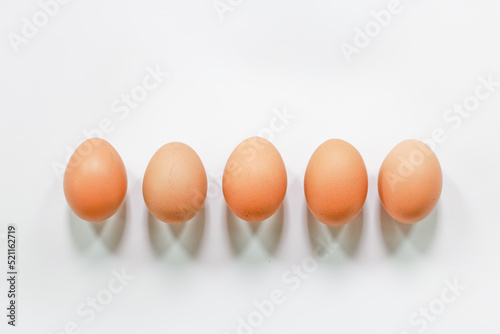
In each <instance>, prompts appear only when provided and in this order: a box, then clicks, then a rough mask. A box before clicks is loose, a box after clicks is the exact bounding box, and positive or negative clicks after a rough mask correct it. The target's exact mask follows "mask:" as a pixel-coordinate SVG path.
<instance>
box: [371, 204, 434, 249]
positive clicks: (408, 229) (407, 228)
mask: <svg viewBox="0 0 500 334" xmlns="http://www.w3.org/2000/svg"><path fill="white" fill-rule="evenodd" d="M379 219H380V228H381V232H382V239H383V241H384V245H385V248H386V250H387V252H388V253H389V254H391V255H396V254H399V256H401V257H403V258H405V259H416V258H418V257H420V256H422V255H424V254H425V253H427V252H428V251H429V250H430V249H431V248H432V245H433V243H434V239H435V235H436V231H437V228H438V225H439V202H438V204H437V205H436V207H435V208H434V210H432V212H431V213H430V214H429V216H427V217H426V218H424V219H423V220H422V221H420V222H417V223H414V224H403V223H400V222H398V221H397V220H395V219H394V218H392V217H391V216H390V215H389V214H388V213H387V211H386V210H385V208H384V206H383V205H382V203H379Z"/></svg>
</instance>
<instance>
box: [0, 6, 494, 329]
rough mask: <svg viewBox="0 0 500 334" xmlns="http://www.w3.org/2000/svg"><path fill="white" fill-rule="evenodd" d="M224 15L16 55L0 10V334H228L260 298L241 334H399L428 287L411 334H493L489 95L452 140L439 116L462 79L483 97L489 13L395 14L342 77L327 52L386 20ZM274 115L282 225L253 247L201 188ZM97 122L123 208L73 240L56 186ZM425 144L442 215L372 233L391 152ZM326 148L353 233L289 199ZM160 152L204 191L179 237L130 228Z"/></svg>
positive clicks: (363, 10)
mask: <svg viewBox="0 0 500 334" xmlns="http://www.w3.org/2000/svg"><path fill="white" fill-rule="evenodd" d="M233 3H234V5H233V7H234V8H233V10H232V11H229V12H226V13H224V15H223V16H224V19H223V20H222V19H221V18H220V16H219V15H218V12H217V11H216V10H215V9H214V7H213V3H212V1H211V0H206V1H165V0H163V1H153V0H145V1H138V0H136V1H78V0H74V1H72V2H70V3H69V4H67V5H61V6H60V8H59V12H58V13H57V14H56V15H55V16H54V17H52V18H50V20H49V22H48V24H47V25H45V26H44V27H41V28H39V31H38V33H37V34H36V35H35V36H34V37H32V38H30V39H29V40H28V43H26V44H22V45H20V46H19V50H18V52H15V50H14V48H13V47H12V45H11V43H10V42H9V38H8V36H9V33H16V34H21V29H22V26H23V24H24V23H23V17H27V18H29V20H31V21H32V17H33V15H34V14H35V13H36V12H38V11H40V6H39V4H38V3H37V1H13V0H7V1H2V3H1V4H0V36H1V39H0V92H1V99H0V112H1V115H2V119H1V122H0V148H1V155H2V164H1V171H2V172H1V174H0V189H1V191H0V196H1V198H0V208H1V216H2V220H1V222H0V233H5V232H6V229H7V225H8V224H16V225H17V226H18V247H19V248H18V267H19V273H20V274H19V284H18V291H19V296H18V306H19V309H18V327H17V328H15V329H12V328H10V326H7V325H6V320H7V318H6V317H5V313H6V311H5V308H4V306H3V305H6V303H7V298H6V293H7V285H6V282H5V280H4V279H2V280H1V283H0V289H1V290H0V291H1V292H0V295H1V296H2V297H1V299H0V300H1V305H2V310H4V311H2V312H1V317H0V318H1V319H2V321H1V325H0V328H2V333H3V331H4V329H5V328H8V329H9V333H10V330H12V332H16V331H17V332H20V333H44V334H45V333H57V332H61V331H64V328H65V326H66V325H67V324H68V323H71V322H75V323H77V324H78V326H79V327H78V328H79V330H80V332H81V333H109V332H110V331H112V332H114V333H116V332H118V333H138V332H140V333H147V332H151V333H153V332H160V331H162V332H169V333H200V332H202V333H220V334H224V333H226V332H227V333H230V334H233V333H237V326H238V317H242V318H244V319H247V317H248V316H249V315H250V314H251V313H252V312H254V311H255V307H254V304H253V303H254V302H255V301H261V300H263V299H266V298H269V294H270V293H271V291H273V290H274V289H280V290H282V291H283V292H284V294H285V298H286V300H285V302H284V303H282V304H280V305H277V306H276V307H275V310H274V313H273V314H272V316H270V317H269V318H266V319H265V321H264V323H263V324H262V325H261V326H260V327H259V328H252V330H253V331H254V332H255V333H309V332H313V333H335V332H338V333H367V332H370V333H384V334H387V333H394V334H399V333H401V332H403V331H407V332H408V333H417V332H418V329H420V328H421V327H417V326H413V325H412V324H410V322H409V318H410V317H411V316H412V315H413V314H414V313H415V312H419V308H420V307H428V306H429V303H439V302H436V299H439V298H440V296H441V291H442V290H443V289H444V288H446V284H445V281H446V280H450V281H454V280H457V281H458V282H459V283H460V284H461V285H463V286H465V287H466V288H465V290H464V291H462V292H461V294H460V296H458V298H456V300H455V301H454V302H452V303H450V304H446V306H445V309H444V311H443V313H442V314H440V315H438V316H436V318H435V320H433V321H429V322H428V328H426V330H425V332H426V333H471V332H474V333H475V332H484V333H493V332H497V331H498V330H499V329H500V320H499V317H498V315H499V314H498V305H499V304H498V303H499V300H500V288H499V282H500V269H499V265H500V261H499V260H500V243H499V242H498V237H499V233H500V224H499V222H498V215H497V212H496V210H497V208H498V199H499V196H498V189H499V188H500V177H499V176H498V173H499V171H500V158H499V149H500V140H499V139H500V138H499V137H500V135H499V131H498V123H499V120H500V117H499V114H498V112H499V108H500V88H498V87H497V90H496V91H495V93H493V94H492V95H491V96H490V97H489V98H488V99H486V100H484V101H481V103H480V106H479V107H478V108H477V109H476V110H475V111H474V112H473V113H471V115H470V117H468V118H467V119H463V121H462V122H461V123H460V125H459V126H457V127H456V129H455V128H452V125H453V124H455V123H449V122H448V123H447V122H445V121H444V119H443V115H445V112H446V110H447V109H449V108H451V107H453V105H454V104H456V103H458V104H459V103H462V102H463V101H464V99H465V98H467V97H468V96H471V94H474V91H475V88H476V87H477V86H478V85H479V84H480V82H479V79H478V77H479V76H484V77H487V76H488V75H493V78H495V79H496V80H497V81H500V46H499V44H498V41H499V40H498V32H499V31H500V20H499V19H498V17H499V11H500V5H499V2H498V1H493V0H490V1H452V0H446V1H431V0H419V1H410V0H401V6H402V10H401V12H400V13H398V14H397V15H393V17H392V20H391V22H390V24H389V25H388V26H387V27H385V28H383V30H382V32H381V33H380V34H379V35H378V36H376V37H374V38H373V39H372V40H371V43H370V44H369V45H368V46H367V47H365V48H363V49H361V50H360V52H359V54H356V55H354V56H353V57H352V61H351V62H348V61H347V59H346V58H345V57H344V55H343V53H342V51H341V49H340V45H341V43H343V42H346V43H350V44H353V39H354V36H355V34H356V27H360V28H364V27H365V25H366V24H367V23H368V22H370V21H371V20H373V18H372V16H371V15H370V12H371V11H372V10H377V11H378V10H381V9H384V8H387V6H388V1H378V0H377V1H368V0H365V1H324V0H323V1H318V0H313V1H291V0H287V1H285V0H279V1H264V0H256V1H242V2H240V3H237V1H233ZM149 66H151V67H153V68H154V67H156V66H159V67H160V68H161V69H162V70H164V71H168V72H169V76H168V78H166V79H165V80H164V83H163V84H162V85H160V86H159V87H158V88H156V89H155V90H153V91H151V92H149V94H148V96H147V98H146V99H145V100H144V101H142V102H140V104H139V106H138V107H137V108H135V109H133V110H131V112H130V115H129V116H128V117H126V118H125V119H120V117H119V116H120V114H117V113H114V112H113V110H112V107H111V105H112V103H113V102H114V101H115V100H116V99H119V98H120V96H121V94H129V93H130V92H131V90H132V89H134V87H137V86H138V85H140V84H141V82H142V80H143V78H144V77H145V76H146V75H147V68H148V67H149ZM284 108H286V110H288V112H289V113H292V114H293V115H294V118H293V119H291V120H290V122H289V124H287V125H286V126H284V128H282V129H281V128H280V131H275V132H274V135H273V138H272V142H273V143H274V144H275V146H276V147H277V148H278V150H279V151H280V152H281V154H282V157H283V159H284V161H285V164H286V167H287V173H288V191H287V195H286V198H285V202H284V205H283V209H282V210H281V211H280V213H279V214H277V215H276V216H274V217H273V218H271V219H270V220H269V221H268V222H266V223H262V224H260V225H255V226H253V225H248V224H246V223H243V222H240V221H236V220H235V219H233V217H232V216H231V215H230V214H228V213H227V209H226V205H225V202H224V198H223V196H222V194H221V192H220V188H219V187H218V184H220V176H221V171H222V170H223V168H224V165H225V162H226V160H227V158H228V157H229V154H230V153H231V151H232V150H233V149H234V148H235V147H236V145H237V144H238V143H240V142H241V141H242V140H244V139H245V138H247V137H250V136H253V135H257V134H259V133H261V131H262V130H263V129H265V128H269V126H270V123H271V122H272V119H273V117H274V110H276V109H277V110H283V109H284ZM105 118H109V119H111V120H112V122H113V130H112V131H110V133H108V134H106V135H105V136H104V137H105V138H106V139H107V140H108V141H109V142H110V143H111V144H112V145H113V146H114V147H115V148H116V150H117V151H118V152H119V153H120V155H121V156H122V158H123V160H124V163H125V165H126V168H127V173H128V179H129V187H128V193H127V197H126V205H125V206H124V208H123V209H122V210H121V212H120V213H119V214H117V216H115V217H113V218H112V219H111V220H110V221H109V222H107V223H106V224H104V225H103V224H89V223H87V222H84V221H81V220H79V219H77V218H76V217H75V216H74V215H73V214H72V213H71V212H70V210H69V208H68V206H67V204H66V201H65V198H64V194H63V189H62V181H61V179H60V178H59V177H58V175H57V173H56V172H55V171H54V166H60V165H64V164H65V163H66V159H67V158H68V157H69V154H70V153H69V152H70V151H71V150H74V149H75V148H76V147H77V146H78V144H79V143H80V142H82V141H83V140H84V139H85V137H84V135H83V131H90V130H92V129H96V128H98V127H99V123H100V122H101V121H102V120H103V119H105ZM437 128H442V129H443V131H444V132H445V135H446V140H445V141H444V142H443V143H440V144H439V145H437V147H436V149H435V151H436V154H437V156H438V158H439V160H440V162H441V164H442V168H443V175H444V185H443V192H442V196H441V199H440V201H439V204H438V206H437V208H436V210H435V211H434V212H433V214H432V215H431V216H430V217H429V218H428V219H426V220H424V221H422V222H420V223H418V224H416V225H413V226H412V227H411V228H407V227H405V226H401V225H400V224H397V223H395V222H393V221H392V220H390V219H388V218H387V216H386V215H385V214H384V212H381V211H380V204H379V198H378V193H377V183H376V181H377V173H378V168H379V167H380V164H381V162H382V160H383V159H384V157H385V156H386V154H387V153H388V152H389V150H390V149H391V148H392V147H394V146H395V145H396V144H397V143H399V142H400V141H402V140H404V139H407V138H419V139H426V138H429V137H430V136H431V134H432V132H433V131H434V130H435V129H437ZM329 138H342V139H345V140H347V141H349V142H350V143H352V144H353V145H354V146H355V147H356V148H357V149H358V150H359V151H360V153H361V154H362V156H363V158H364V159H365V163H366V166H367V169H368V174H369V190H368V197H367V201H366V204H365V207H364V211H363V215H362V217H360V218H358V219H356V220H355V221H354V222H353V223H350V224H349V225H347V226H346V227H344V228H341V229H339V228H337V229H328V228H326V227H323V226H321V225H320V224H319V223H317V222H315V221H314V220H312V219H310V217H309V216H308V213H307V209H306V204H305V199H304V195H303V184H302V183H303V175H304V171H305V167H306V165H307V162H308V159H309V157H310V155H311V154H312V152H313V151H314V150H315V148H316V147H317V146H318V145H319V144H321V143H322V142H323V141H325V140H327V139H329ZM170 141H182V142H184V143H187V144H188V145H190V146H191V147H193V148H194V149H195V150H196V151H197V153H198V154H199V155H200V157H201V159H202V161H203V163H204V165H205V168H206V170H207V174H208V176H209V183H210V189H209V191H210V194H209V196H208V198H207V201H206V203H205V209H204V212H203V213H202V215H201V216H200V217H198V219H196V220H195V221H192V222H189V223H187V224H186V225H185V226H180V227H169V226H166V225H165V224H159V223H158V222H155V221H154V220H150V219H148V215H147V210H146V207H145V204H144V202H143V199H142V193H141V187H142V176H143V173H144V170H145V168H146V166H147V163H148V162H149V159H150V158H151V156H152V155H153V153H154V152H155V151H156V150H157V149H158V148H159V147H160V146H162V145H163V144H165V143H167V142H170ZM328 235H329V236H330V243H331V244H332V245H333V247H334V248H335V252H334V253H333V254H332V255H331V256H330V257H329V258H328V259H327V260H325V261H323V262H321V263H320V264H319V266H318V268H317V269H316V270H315V271H313V272H312V273H311V274H310V275H309V277H308V278H307V279H304V280H302V281H301V285H300V287H299V288H298V289H297V290H292V289H291V288H292V284H290V283H286V282H284V281H283V279H282V277H283V275H285V276H286V275H288V274H289V273H287V271H288V270H290V268H291V267H292V266H293V265H300V264H301V263H302V261H303V259H304V258H306V257H308V256H310V255H311V254H312V250H313V248H314V247H316V246H317V241H316V238H317V237H318V236H324V237H325V236H328ZM3 237H5V235H3ZM0 243H1V248H0V249H1V250H2V251H1V252H2V255H1V257H0V261H1V263H2V265H1V267H2V268H5V263H6V248H5V239H3V240H0ZM122 269H125V271H126V272H127V273H128V274H129V275H133V276H134V279H133V280H132V281H130V282H129V284H128V286H126V287H125V288H124V290H123V291H122V292H121V293H118V294H116V295H113V300H112V301H111V302H110V303H109V304H108V305H106V306H105V307H104V310H103V311H102V312H99V313H97V314H96V317H95V319H93V320H92V321H90V322H88V321H86V320H87V317H82V316H80V315H79V314H78V313H77V311H76V309H77V307H78V306H79V305H80V304H81V303H82V302H83V303H84V302H85V301H86V300H87V298H89V297H95V296H96V295H98V294H99V293H100V292H99V291H100V290H101V289H104V288H106V286H107V284H108V282H109V280H110V279H112V277H113V274H112V271H113V270H119V271H120V270H122ZM2 270H4V269H2ZM5 272H6V270H5ZM2 277H4V275H2ZM436 305H437V304H436Z"/></svg>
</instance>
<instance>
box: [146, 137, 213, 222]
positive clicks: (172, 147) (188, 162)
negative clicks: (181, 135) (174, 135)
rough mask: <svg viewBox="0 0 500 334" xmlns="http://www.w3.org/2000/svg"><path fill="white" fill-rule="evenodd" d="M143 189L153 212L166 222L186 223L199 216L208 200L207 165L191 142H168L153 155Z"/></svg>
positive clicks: (149, 208) (148, 205)
mask: <svg viewBox="0 0 500 334" xmlns="http://www.w3.org/2000/svg"><path fill="white" fill-rule="evenodd" d="M142 192H143V195H144V201H145V202H146V206H147V207H148V210H149V211H150V212H151V214H152V215H153V216H155V217H156V218H158V219H159V220H161V221H163V222H166V223H171V224H175V223H184V222H186V221H188V220H190V219H192V218H193V217H194V216H196V214H197V213H198V212H199V211H200V210H201V208H202V206H203V203H204V202H205V198H206V196H207V174H206V172H205V167H204V166H203V163H202V162H201V159H200V157H199V156H198V154H196V152H195V151H194V150H193V149H192V148H191V147H189V146H188V145H186V144H183V143H179V142H172V143H168V144H166V145H164V146H162V147H161V148H160V149H159V150H158V151H156V153H155V154H154V155H153V157H152V158H151V161H150V162H149V164H148V167H147V168H146V172H145V174H144V180H143V184H142Z"/></svg>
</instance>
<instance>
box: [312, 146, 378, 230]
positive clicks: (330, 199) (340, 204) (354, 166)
mask: <svg viewBox="0 0 500 334" xmlns="http://www.w3.org/2000/svg"><path fill="white" fill-rule="evenodd" d="M367 191H368V175H367V172H366V166H365V163H364V161H363V158H362V157H361V154H360V153H359V152H358V150H357V149H356V148H355V147H354V146H352V145H351V144H349V143H348V142H346V141H344V140H341V139H330V140H327V141H326V142H324V143H323V144H321V145H320V146H319V147H318V148H317V149H316V151H314V153H313V155H312V156H311V159H310V160H309V163H308V165H307V168H306V173H305V176H304V192H305V197H306V202H307V205H308V207H309V210H310V211H311V213H312V214H313V215H314V217H316V219H318V220H319V221H320V222H322V223H324V224H326V225H332V226H340V225H344V224H346V223H348V222H350V221H351V220H353V219H354V218H355V217H356V216H357V215H358V214H359V212H360V211H361V209H362V208H363V205H364V203H365V200H366V194H367Z"/></svg>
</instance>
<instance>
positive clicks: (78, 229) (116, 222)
mask: <svg viewBox="0 0 500 334" xmlns="http://www.w3.org/2000/svg"><path fill="white" fill-rule="evenodd" d="M127 207H128V205H127V199H125V201H124V202H123V204H122V205H121V207H120V208H119V209H118V211H117V212H116V213H115V214H114V215H113V216H111V217H110V218H108V219H106V220H104V221H102V222H88V221H86V220H83V219H81V218H80V217H78V216H77V215H76V214H75V213H74V212H73V210H71V208H70V207H69V206H68V222H69V230H70V234H71V236H72V238H73V241H74V244H75V245H76V247H77V249H78V250H80V251H86V250H89V249H90V248H93V247H96V246H98V245H102V246H104V247H105V249H106V250H108V251H109V252H111V253H115V252H116V251H117V250H118V248H119V246H120V244H121V241H122V239H123V233H124V231H125V225H126V223H127Z"/></svg>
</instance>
